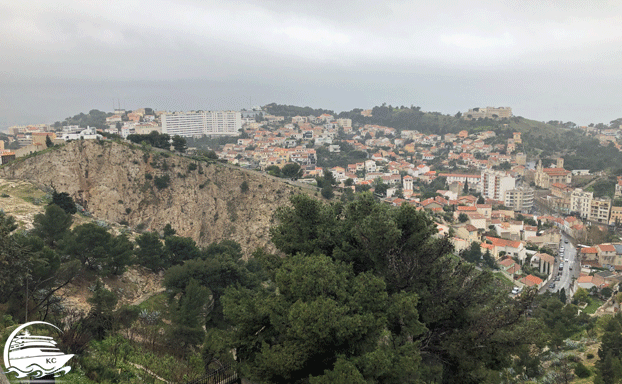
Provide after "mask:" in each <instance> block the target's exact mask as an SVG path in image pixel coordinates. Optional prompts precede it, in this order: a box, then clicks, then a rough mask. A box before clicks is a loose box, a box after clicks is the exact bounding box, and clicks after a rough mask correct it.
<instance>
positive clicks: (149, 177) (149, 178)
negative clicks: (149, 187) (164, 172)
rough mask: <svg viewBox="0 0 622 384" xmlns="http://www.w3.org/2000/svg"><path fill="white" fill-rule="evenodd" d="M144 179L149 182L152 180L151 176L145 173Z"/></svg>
mask: <svg viewBox="0 0 622 384" xmlns="http://www.w3.org/2000/svg"><path fill="white" fill-rule="evenodd" d="M145 179H147V180H151V179H153V176H151V173H149V172H147V173H145Z"/></svg>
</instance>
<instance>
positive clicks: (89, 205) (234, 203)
mask: <svg viewBox="0 0 622 384" xmlns="http://www.w3.org/2000/svg"><path fill="white" fill-rule="evenodd" d="M0 177H4V178H9V179H21V180H28V181H31V182H33V183H36V184H38V185H40V186H53V187H54V188H56V190H57V191H59V192H68V193H69V194H70V195H71V196H72V197H73V198H74V199H75V200H76V202H78V203H80V204H81V205H82V206H84V207H85V208H86V209H87V210H88V211H89V212H91V213H92V214H93V216H95V217H97V218H98V219H102V220H106V221H109V222H117V223H119V222H127V223H128V224H129V225H130V226H132V227H134V228H137V227H139V228H140V227H144V228H145V229H146V230H152V231H161V230H162V228H163V227H164V226H165V225H166V224H168V223H170V224H171V226H172V227H173V228H174V229H175V230H176V231H177V234H178V235H179V236H189V237H192V238H193V239H194V240H195V241H196V242H197V243H198V244H199V245H201V246H205V245H207V244H209V243H211V242H213V241H219V240H222V239H231V240H235V241H237V242H239V243H240V244H241V245H242V247H243V249H244V251H245V254H246V255H249V254H250V253H251V252H252V251H253V250H254V249H255V248H256V247H267V248H268V249H272V248H273V246H272V244H271V242H270V239H269V234H268V229H269V227H270V225H271V223H272V217H273V213H274V211H275V210H276V209H277V208H278V207H279V206H282V205H286V204H288V203H289V197H290V196H291V195H293V194H295V193H300V192H303V190H302V189H301V188H300V187H298V186H293V185H289V184H287V183H285V182H283V181H281V180H278V179H274V178H272V177H270V176H267V175H264V174H261V173H258V172H254V171H248V170H244V169H239V168H237V167H232V166H229V165H226V164H207V163H205V162H198V161H194V160H192V159H189V158H186V157H181V156H176V155H172V154H170V153H168V152H155V151H148V150H146V149H142V148H141V147H140V146H135V145H128V144H125V143H115V142H110V141H101V142H97V141H86V140H83V141H75V142H72V143H69V144H66V145H64V146H62V147H60V148H55V149H54V150H48V151H45V152H44V153H41V154H38V155H36V156H33V157H30V158H26V159H18V160H17V161H15V162H13V163H11V164H8V165H6V166H3V167H2V168H0ZM167 178H168V182H167ZM243 182H246V184H247V185H248V190H247V191H245V192H244V191H243V190H242V188H241V185H242V183H243Z"/></svg>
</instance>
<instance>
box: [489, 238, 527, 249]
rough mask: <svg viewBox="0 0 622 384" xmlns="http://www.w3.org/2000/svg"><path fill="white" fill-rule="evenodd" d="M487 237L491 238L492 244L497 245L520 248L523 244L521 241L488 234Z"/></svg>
mask: <svg viewBox="0 0 622 384" xmlns="http://www.w3.org/2000/svg"><path fill="white" fill-rule="evenodd" d="M486 239H487V240H490V241H491V242H492V245H494V246H495V247H512V248H518V247H520V245H521V242H520V241H512V240H506V239H500V238H498V237H490V236H486Z"/></svg>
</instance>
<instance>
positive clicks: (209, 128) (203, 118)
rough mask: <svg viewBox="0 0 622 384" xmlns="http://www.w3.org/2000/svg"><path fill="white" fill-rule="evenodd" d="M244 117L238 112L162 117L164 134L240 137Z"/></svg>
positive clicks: (174, 114)
mask: <svg viewBox="0 0 622 384" xmlns="http://www.w3.org/2000/svg"><path fill="white" fill-rule="evenodd" d="M240 129H242V115H241V113H240V112H237V111H207V112H188V113H166V114H163V115H162V133H166V134H169V135H171V136H175V135H179V136H183V137H200V136H203V135H231V136H235V135H238V134H239V133H240V132H239V131H240Z"/></svg>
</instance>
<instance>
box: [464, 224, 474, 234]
mask: <svg viewBox="0 0 622 384" xmlns="http://www.w3.org/2000/svg"><path fill="white" fill-rule="evenodd" d="M464 228H465V229H466V230H467V231H469V232H474V231H477V228H476V227H475V226H473V225H471V224H467V225H465V226H464Z"/></svg>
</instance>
